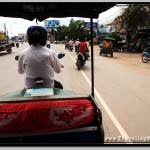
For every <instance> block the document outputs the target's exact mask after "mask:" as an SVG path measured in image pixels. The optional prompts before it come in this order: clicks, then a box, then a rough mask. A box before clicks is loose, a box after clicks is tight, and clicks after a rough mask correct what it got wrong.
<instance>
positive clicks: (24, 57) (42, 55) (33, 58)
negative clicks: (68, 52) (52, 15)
mask: <svg viewBox="0 0 150 150" xmlns="http://www.w3.org/2000/svg"><path fill="white" fill-rule="evenodd" d="M27 37H28V42H29V45H30V46H29V47H28V48H26V49H24V50H23V51H22V52H21V53H20V54H19V59H18V72H19V73H20V74H24V78H25V88H26V89H27V88H34V87H35V85H36V79H37V78H42V79H43V87H57V88H63V87H62V86H61V84H60V83H59V82H58V81H55V80H54V72H56V73H60V72H61V67H63V66H62V65H61V64H60V61H59V59H58V57H57V55H56V53H55V51H54V50H52V49H49V48H47V47H46V46H45V45H46V40H47V31H46V30H45V29H44V28H43V27H42V26H31V27H29V28H28V29H27Z"/></svg>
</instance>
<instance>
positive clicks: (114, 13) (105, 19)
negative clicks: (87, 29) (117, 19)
mask: <svg viewBox="0 0 150 150" xmlns="http://www.w3.org/2000/svg"><path fill="white" fill-rule="evenodd" d="M121 10H122V9H120V10H118V11H117V12H116V13H114V14H112V15H111V16H109V17H107V18H105V19H103V20H99V21H104V20H106V19H108V18H110V17H112V16H114V15H115V14H117V13H118V12H120V11H121Z"/></svg>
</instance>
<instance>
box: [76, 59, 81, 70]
mask: <svg viewBox="0 0 150 150" xmlns="http://www.w3.org/2000/svg"><path fill="white" fill-rule="evenodd" d="M76 66H77V68H78V70H80V69H81V61H80V60H77V63H76Z"/></svg>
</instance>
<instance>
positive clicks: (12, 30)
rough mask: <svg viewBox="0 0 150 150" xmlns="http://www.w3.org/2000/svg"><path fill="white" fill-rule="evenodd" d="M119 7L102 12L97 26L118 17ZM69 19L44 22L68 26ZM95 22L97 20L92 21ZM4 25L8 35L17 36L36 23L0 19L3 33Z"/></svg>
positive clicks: (42, 24) (15, 19) (18, 19)
mask: <svg viewBox="0 0 150 150" xmlns="http://www.w3.org/2000/svg"><path fill="white" fill-rule="evenodd" d="M120 13H121V7H116V6H115V7H113V8H111V9H109V10H107V11H106V12H103V13H101V14H100V15H99V18H98V22H99V24H105V23H108V22H110V21H111V20H113V19H114V18H115V17H116V16H118V15H120ZM70 19H71V17H68V18H63V19H62V18H47V19H46V20H60V21H61V25H69V22H70ZM74 19H75V20H79V19H81V20H85V21H86V22H90V19H88V18H86V19H85V18H77V17H74ZM93 21H94V22H97V19H94V20H93ZM4 23H5V24H6V28H7V30H8V35H9V36H10V37H11V36H18V34H19V33H26V30H27V28H28V27H29V26H31V25H36V21H35V20H33V21H28V20H25V19H20V18H8V17H0V31H4ZM38 25H41V26H44V21H42V22H38Z"/></svg>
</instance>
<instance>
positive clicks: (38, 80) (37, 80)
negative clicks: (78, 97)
mask: <svg viewBox="0 0 150 150" xmlns="http://www.w3.org/2000/svg"><path fill="white" fill-rule="evenodd" d="M64 56H65V53H63V52H61V53H59V54H58V58H59V59H61V58H63V57H64ZM18 59H19V56H18V55H17V56H15V60H18ZM61 67H62V68H63V67H64V66H61ZM43 85H44V79H43V78H41V77H37V78H35V86H34V87H35V88H41V87H43ZM54 88H58V89H63V85H62V84H61V83H60V82H58V81H56V80H54Z"/></svg>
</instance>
